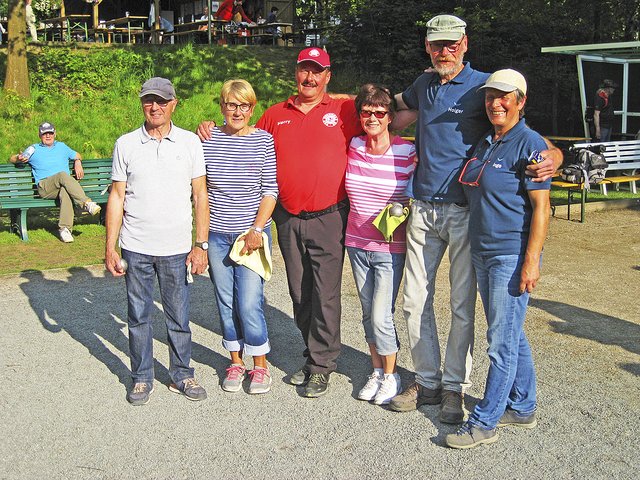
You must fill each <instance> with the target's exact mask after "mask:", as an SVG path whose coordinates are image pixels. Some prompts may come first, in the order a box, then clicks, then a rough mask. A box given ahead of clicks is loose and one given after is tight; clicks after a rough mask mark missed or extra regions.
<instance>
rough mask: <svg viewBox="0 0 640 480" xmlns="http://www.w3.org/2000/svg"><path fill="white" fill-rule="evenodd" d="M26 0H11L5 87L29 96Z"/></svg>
mask: <svg viewBox="0 0 640 480" xmlns="http://www.w3.org/2000/svg"><path fill="white" fill-rule="evenodd" d="M25 8H26V5H25V2H24V0H9V28H8V41H7V72H6V75H5V78H4V89H5V90H13V91H15V92H16V93H17V94H18V95H20V96H22V97H26V98H29V97H30V96H31V91H30V89H29V69H28V67H27V24H26V9H25Z"/></svg>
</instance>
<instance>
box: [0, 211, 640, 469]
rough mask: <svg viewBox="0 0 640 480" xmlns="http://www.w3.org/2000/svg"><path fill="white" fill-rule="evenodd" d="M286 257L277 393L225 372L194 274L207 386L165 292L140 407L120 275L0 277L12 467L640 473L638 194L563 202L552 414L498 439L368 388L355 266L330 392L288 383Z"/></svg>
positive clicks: (536, 326)
mask: <svg viewBox="0 0 640 480" xmlns="http://www.w3.org/2000/svg"><path fill="white" fill-rule="evenodd" d="M78 241H82V239H80V238H79V239H78ZM61 248H64V246H61ZM275 262H276V273H275V275H274V278H273V279H272V280H271V281H270V282H269V283H268V285H267V288H266V297H267V301H268V306H267V316H268V322H269V329H270V338H271V342H272V353H271V354H270V355H269V361H270V362H271V365H272V374H273V378H274V384H273V389H272V391H271V393H269V394H267V395H264V396H249V395H247V394H246V393H245V392H240V393H237V394H227V393H224V392H222V390H221V389H220V388H219V386H218V385H219V381H220V378H219V377H220V376H221V375H223V374H224V369H225V367H226V366H227V357H226V354H225V352H224V350H223V349H222V346H221V337H220V327H219V321H218V318H217V313H216V308H215V305H214V300H213V293H212V287H211V284H210V282H209V280H208V279H207V278H206V277H198V278H197V279H196V281H195V283H194V289H193V302H192V305H193V308H192V317H193V318H192V321H193V341H194V351H193V361H194V365H195V367H196V375H197V377H198V379H199V380H200V381H201V383H202V384H203V385H204V386H205V387H206V388H207V389H208V393H209V398H208V399H207V400H206V401H204V402H189V401H188V400H186V399H185V398H184V397H181V396H179V395H176V394H173V393H171V392H169V390H168V389H167V388H166V387H165V386H164V385H166V384H167V383H169V377H168V373H167V369H166V366H167V365H168V353H167V347H166V336H165V333H164V326H163V318H162V314H161V310H160V304H159V303H158V304H157V306H158V310H157V311H156V327H157V328H156V335H155V349H156V351H155V355H156V359H157V362H156V386H155V387H156V389H155V392H154V393H153V395H152V399H151V402H150V403H149V404H148V405H146V406H144V407H131V406H130V405H129V404H128V403H127V402H126V400H125V393H126V387H127V386H128V385H129V375H128V357H127V329H126V298H125V288H124V281H122V280H116V279H113V278H111V277H110V276H105V272H104V269H103V268H101V267H99V266H96V267H86V268H74V269H69V270H54V271H46V272H28V273H23V274H22V275H13V276H4V277H0V326H1V328H2V335H1V336H0V371H1V372H2V376H1V378H2V380H3V384H4V385H5V393H4V395H2V397H0V424H1V425H2V430H3V434H2V442H1V444H0V478H11V479H30V478H64V479H75V478H83V479H84V478H89V479H92V478H97V479H102V478H105V479H119V478H145V479H146V478H154V479H155V478H167V479H169V478H171V479H173V478H185V479H186V478H223V477H233V476H242V477H245V478H313V479H315V478H340V479H342V478H344V479H346V478H349V479H353V478H401V477H414V476H415V477H423V478H480V479H482V478H487V479H494V478H505V479H525V478H527V479H536V478H553V479H564V478H587V479H592V478H603V479H604V478H607V479H609V478H615V479H632V478H633V479H635V478H638V476H639V473H640V460H639V455H638V450H639V446H640V442H639V441H638V431H639V426H640V421H639V420H638V419H639V418H640V399H639V398H640V386H639V384H640V382H639V381H638V380H639V377H640V288H639V285H640V211H639V210H619V211H607V212H602V213H598V212H596V213H590V214H589V215H588V217H587V223H586V224H584V225H581V224H579V223H575V222H567V221H566V220H561V219H552V222H551V231H550V238H549V240H548V242H547V248H546V250H545V258H544V263H545V265H544V269H543V279H542V282H541V284H540V285H539V287H538V289H537V291H536V292H535V294H534V296H533V299H532V301H531V307H530V308H529V314H528V319H527V327H526V328H527V333H528V335H529V339H530V341H531V343H532V348H533V352H534V357H535V360H536V364H537V370H538V385H539V387H538V388H539V392H538V393H539V426H538V428H536V429H534V430H518V429H517V428H504V429H501V430H500V440H499V441H498V442H497V443H495V444H493V445H490V446H483V447H480V448H477V449H474V450H470V451H455V450H450V449H448V448H446V447H444V446H443V445H444V436H445V435H446V434H447V433H450V432H452V431H454V427H452V426H447V425H443V424H441V423H439V422H438V421H437V413H438V411H437V407H434V406H424V407H421V408H420V409H419V410H418V411H415V412H410V413H402V414H401V413H395V412H392V411H389V410H386V409H385V408H382V407H377V406H374V405H372V404H368V403H366V402H361V401H358V400H356V399H355V395H356V393H357V391H358V390H359V388H361V386H362V385H363V384H364V381H365V377H366V375H367V374H368V372H369V369H370V364H369V359H368V355H367V354H366V353H365V352H366V345H365V342H364V339H363V333H362V326H361V324H360V321H359V308H360V307H359V303H358V299H357V296H356V293H355V292H354V288H353V280H352V278H351V272H350V270H349V268H348V265H347V266H346V267H345V274H344V288H343V299H342V302H343V342H344V347H343V350H342V355H341V357H340V360H339V369H338V373H337V374H334V375H333V376H332V379H331V386H330V390H329V392H328V393H327V395H325V396H324V397H322V398H319V399H306V398H302V397H301V396H300V395H299V392H296V389H295V388H294V387H292V386H290V385H288V384H286V383H285V381H284V380H285V378H286V376H287V375H288V374H290V373H292V372H293V371H295V370H296V369H297V368H298V367H299V366H300V364H301V352H302V349H303V344H302V341H301V340H300V337H299V334H298V332H297V330H296V328H295V326H294V324H293V320H292V318H291V304H290V300H289V297H288V293H287V288H286V279H285V275H284V268H283V265H282V260H281V258H280V256H279V253H278V252H276V255H275ZM347 264H348V262H347ZM447 271H448V268H447V262H446V259H445V261H444V262H443V268H441V273H440V277H439V286H440V292H439V293H438V295H437V298H436V304H437V314H438V322H439V325H440V329H441V335H442V336H444V335H445V334H446V332H447V330H448V321H449V320H448V317H449V309H448V288H447V283H448V281H447ZM477 307H478V308H477V312H478V314H477V318H478V321H477V322H476V323H477V327H476V339H477V340H476V348H475V366H474V373H473V381H474V386H473V387H472V389H471V391H470V392H468V394H467V396H466V407H467V409H470V408H472V407H473V405H474V404H475V403H476V402H477V401H478V399H479V398H480V397H481V396H482V392H483V387H484V378H485V376H486V372H487V364H488V362H487V358H486V354H485V350H486V342H485V322H484V318H483V315H482V313H481V309H480V305H479V304H478V305H477ZM396 318H397V321H398V328H399V330H400V335H401V339H402V340H403V345H402V348H401V351H400V354H399V365H400V367H401V370H400V372H401V375H402V378H403V384H404V385H407V384H408V383H409V382H410V381H411V378H412V376H411V368H412V367H411V359H410V356H409V352H408V349H407V342H406V341H404V340H405V339H406V329H405V328H404V321H403V320H402V319H401V315H399V314H398V315H397V316H396ZM163 384H164V385H163Z"/></svg>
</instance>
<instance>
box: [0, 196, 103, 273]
mask: <svg viewBox="0 0 640 480" xmlns="http://www.w3.org/2000/svg"><path fill="white" fill-rule="evenodd" d="M57 213H58V211H57V209H56V210H51V209H46V208H44V209H41V208H34V209H30V210H29V215H28V222H29V241H28V242H23V241H22V240H20V237H18V235H16V234H15V233H12V232H10V231H9V215H8V212H6V211H2V214H1V215H0V259H1V260H0V275H4V274H7V273H17V272H22V271H25V270H48V269H52V268H68V267H74V266H83V265H94V264H100V263H102V262H103V260H104V240H105V228H104V226H103V225H98V224H97V220H96V217H91V216H89V215H76V224H75V225H74V227H73V236H74V238H75V241H74V242H73V243H62V242H61V241H60V240H59V238H58V224H57ZM52 214H53V215H52Z"/></svg>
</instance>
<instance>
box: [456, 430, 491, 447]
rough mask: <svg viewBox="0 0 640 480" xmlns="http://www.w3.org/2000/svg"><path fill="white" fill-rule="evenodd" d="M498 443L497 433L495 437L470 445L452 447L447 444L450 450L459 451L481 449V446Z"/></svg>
mask: <svg viewBox="0 0 640 480" xmlns="http://www.w3.org/2000/svg"><path fill="white" fill-rule="evenodd" d="M497 441H498V434H497V433H496V434H495V435H494V436H493V437H490V438H485V439H484V440H478V441H477V442H474V443H470V444H469V445H455V444H454V445H450V444H448V443H447V446H448V447H449V448H456V449H458V450H466V449H468V448H475V447H479V446H480V445H489V444H491V443H495V442H497Z"/></svg>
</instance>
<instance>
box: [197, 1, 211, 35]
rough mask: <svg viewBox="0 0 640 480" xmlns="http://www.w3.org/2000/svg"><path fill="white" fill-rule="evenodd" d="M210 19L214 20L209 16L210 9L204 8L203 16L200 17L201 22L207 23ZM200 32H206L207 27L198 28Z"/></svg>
mask: <svg viewBox="0 0 640 480" xmlns="http://www.w3.org/2000/svg"><path fill="white" fill-rule="evenodd" d="M210 17H211V18H212V16H211V15H209V7H204V12H202V16H201V17H200V20H202V21H206V20H209V18H210ZM212 19H213V18H212ZM198 30H200V31H201V32H206V31H207V25H200V26H199V27H198Z"/></svg>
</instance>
